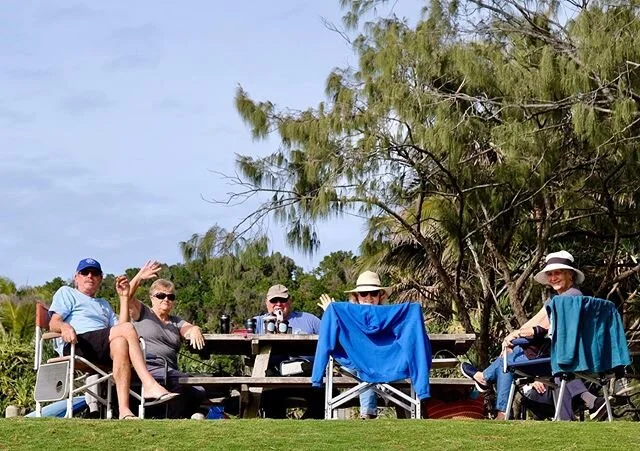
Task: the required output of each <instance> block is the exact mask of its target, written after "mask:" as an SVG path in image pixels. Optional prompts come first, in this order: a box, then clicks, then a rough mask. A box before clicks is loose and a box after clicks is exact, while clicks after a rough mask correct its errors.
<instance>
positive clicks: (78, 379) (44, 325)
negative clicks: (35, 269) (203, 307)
mask: <svg viewBox="0 0 640 451" xmlns="http://www.w3.org/2000/svg"><path fill="white" fill-rule="evenodd" d="M49 320H50V318H49V309H48V307H47V306H46V305H45V304H44V303H42V302H36V330H35V355H34V370H36V372H37V376H36V386H37V385H38V380H39V379H38V378H39V377H40V376H41V367H43V365H46V364H56V363H61V362H66V363H67V364H68V366H67V370H66V371H67V376H66V377H67V381H66V384H67V385H66V386H65V391H64V393H63V395H62V397H61V398H58V399H38V398H37V392H35V393H34V398H36V399H35V401H36V410H35V412H36V417H41V416H42V407H43V405H42V403H44V402H51V401H60V400H62V399H65V398H66V404H67V408H66V412H65V416H64V417H65V418H71V417H72V416H73V398H74V396H77V395H79V394H81V393H82V394H85V393H88V394H90V395H91V396H93V397H94V398H95V399H96V400H97V401H98V403H99V404H100V405H101V406H102V407H103V408H104V409H105V411H106V413H105V417H106V418H107V419H112V418H113V408H112V395H111V394H112V389H113V386H114V385H115V381H114V379H113V372H112V371H111V369H110V368H109V369H106V368H103V367H100V366H98V365H96V364H94V363H92V362H90V361H89V360H87V359H86V358H84V357H82V356H79V355H77V354H76V345H75V344H74V343H71V345H70V352H69V355H67V356H60V357H53V358H51V359H48V360H47V361H46V362H43V354H44V353H43V350H44V344H45V342H51V340H53V339H56V338H61V337H62V335H61V334H60V333H57V332H49V331H48V330H49ZM140 342H141V347H142V350H143V354H144V352H145V343H144V340H143V339H142V338H141V339H140ZM77 372H78V373H82V374H80V375H79V376H76V373H77ZM92 374H95V375H98V378H97V379H96V380H93V381H91V382H90V383H85V382H84V381H85V380H86V378H87V376H89V375H92ZM42 377H44V376H42ZM102 382H106V383H107V391H106V397H103V396H100V395H99V394H98V393H97V391H98V390H97V389H96V388H94V387H97V386H98V384H100V383H102ZM129 393H130V395H131V396H133V397H134V398H136V399H137V400H138V401H140V406H139V407H138V417H139V418H141V419H143V418H144V411H145V405H150V404H148V403H145V398H144V389H143V388H142V387H141V388H140V393H139V394H138V393H136V392H135V391H133V390H129Z"/></svg>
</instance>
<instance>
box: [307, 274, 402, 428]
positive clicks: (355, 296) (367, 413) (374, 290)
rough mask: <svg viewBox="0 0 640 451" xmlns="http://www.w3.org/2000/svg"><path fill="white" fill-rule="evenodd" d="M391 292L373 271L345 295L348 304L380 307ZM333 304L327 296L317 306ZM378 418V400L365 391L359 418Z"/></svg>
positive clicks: (371, 393)
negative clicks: (347, 295) (347, 297)
mask: <svg viewBox="0 0 640 451" xmlns="http://www.w3.org/2000/svg"><path fill="white" fill-rule="evenodd" d="M390 292H391V289H390V287H384V286H382V284H381V283H380V276H378V273H376V272H373V271H364V272H363V273H361V274H360V275H359V276H358V280H356V287H355V288H354V289H352V290H347V291H345V293H348V294H349V302H351V303H354V304H369V305H381V304H385V303H386V302H387V299H388V297H389V294H390ZM331 302H334V300H333V299H332V298H331V297H329V295H328V294H323V295H321V296H320V302H318V305H319V306H320V307H322V309H323V310H326V309H327V306H328V305H329V304H330V303H331ZM377 416H378V398H377V396H376V394H375V392H374V391H373V390H366V391H364V392H362V393H361V394H360V417H361V418H362V419H373V418H376V417H377Z"/></svg>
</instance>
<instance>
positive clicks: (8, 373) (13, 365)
mask: <svg viewBox="0 0 640 451" xmlns="http://www.w3.org/2000/svg"><path fill="white" fill-rule="evenodd" d="M35 382H36V374H35V371H34V370H33V344H32V343H30V342H26V341H21V340H19V339H17V338H15V337H13V336H11V335H5V336H2V337H0V412H2V413H3V414H4V411H5V409H6V407H7V406H8V405H11V404H13V405H16V406H18V407H26V408H28V409H33V407H34V406H35V401H34V400H33V388H34V386H35Z"/></svg>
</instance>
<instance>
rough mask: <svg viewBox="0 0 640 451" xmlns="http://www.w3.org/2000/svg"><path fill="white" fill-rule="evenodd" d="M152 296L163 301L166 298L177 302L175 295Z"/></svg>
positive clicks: (161, 294)
mask: <svg viewBox="0 0 640 451" xmlns="http://www.w3.org/2000/svg"><path fill="white" fill-rule="evenodd" d="M152 296H153V297H154V298H158V299H160V300H161V301H162V300H164V299H165V298H166V299H168V300H170V301H175V300H176V295H175V294H173V293H156V294H152Z"/></svg>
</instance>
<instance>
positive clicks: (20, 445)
mask: <svg viewBox="0 0 640 451" xmlns="http://www.w3.org/2000/svg"><path fill="white" fill-rule="evenodd" d="M638 443H640V425H639V424H638V423H633V422H625V421H616V422H613V423H604V422H603V423H595V422H585V423H551V422H548V421H545V422H534V421H527V422H520V421H511V422H505V421H490V420H486V421H481V420H480V421H479V420H476V421H463V420H418V421H414V420H395V419H393V420H383V419H379V420H372V421H360V420H349V421H339V420H336V421H320V420H304V421H303V420H218V421H216V420H203V421H196V420H143V421H117V420H111V421H107V420H83V419H73V420H64V419H51V418H43V419H27V418H11V419H0V450H28V449H38V450H47V451H50V450H51V451H52V450H67V451H69V450H76V449H92V450H94V449H95V450H98V449H108V450H120V449H127V450H138V449H150V450H178V449H186V450H192V449H195V450H200V449H225V450H226V449H231V450H233V449H244V450H254V449H260V450H269V449H286V450H297V449H300V450H314V449H322V450H324V449H336V450H346V449H348V450H360V449H362V450H375V449H381V450H404V449H416V450H425V449H426V450H429V449H433V450H448V449H460V450H468V451H475V450H540V451H542V450H545V451H546V450H550V449H562V450H574V449H575V450H618V449H619V450H631V449H636V448H637V446H638Z"/></svg>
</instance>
